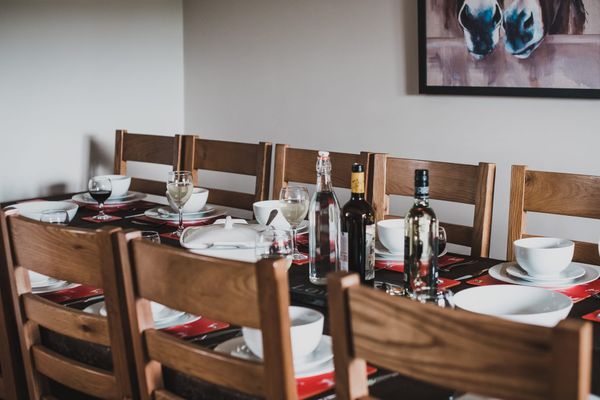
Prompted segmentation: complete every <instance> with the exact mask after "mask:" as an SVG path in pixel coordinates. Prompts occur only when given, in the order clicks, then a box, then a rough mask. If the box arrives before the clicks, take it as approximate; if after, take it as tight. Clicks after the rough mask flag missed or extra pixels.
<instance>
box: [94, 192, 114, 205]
mask: <svg viewBox="0 0 600 400" xmlns="http://www.w3.org/2000/svg"><path fill="white" fill-rule="evenodd" d="M89 193H90V196H92V198H93V199H94V200H96V201H97V202H98V203H104V202H105V201H106V200H107V199H108V198H109V197H110V195H111V194H112V190H90V191H89Z"/></svg>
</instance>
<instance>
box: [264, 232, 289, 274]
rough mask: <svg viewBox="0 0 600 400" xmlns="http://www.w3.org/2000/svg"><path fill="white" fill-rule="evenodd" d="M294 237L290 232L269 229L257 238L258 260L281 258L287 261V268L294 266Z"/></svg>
mask: <svg viewBox="0 0 600 400" xmlns="http://www.w3.org/2000/svg"><path fill="white" fill-rule="evenodd" d="M293 253H294V248H293V247H292V237H291V235H290V232H289V231H284V230H280V229H267V230H265V231H263V232H261V233H260V234H259V235H258V236H257V238H256V258H258V259H263V258H280V257H283V258H285V259H286V261H287V267H288V268H289V267H290V266H291V265H292V256H293Z"/></svg>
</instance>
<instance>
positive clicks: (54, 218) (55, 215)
mask: <svg viewBox="0 0 600 400" xmlns="http://www.w3.org/2000/svg"><path fill="white" fill-rule="evenodd" d="M40 222H45V223H47V224H57V225H68V224H69V213H67V211H66V210H44V211H42V213H41V214H40Z"/></svg>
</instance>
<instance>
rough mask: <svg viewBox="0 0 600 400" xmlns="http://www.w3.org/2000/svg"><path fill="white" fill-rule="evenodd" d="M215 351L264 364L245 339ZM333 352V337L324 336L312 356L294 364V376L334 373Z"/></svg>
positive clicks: (224, 343)
mask: <svg viewBox="0 0 600 400" xmlns="http://www.w3.org/2000/svg"><path fill="white" fill-rule="evenodd" d="M215 351H218V352H220V353H225V354H230V355H232V356H234V357H238V358H242V359H244V360H249V361H258V362H262V359H261V358H259V357H257V356H256V355H255V354H254V353H252V352H251V351H250V349H249V348H248V346H246V342H245V341H244V338H243V337H236V338H233V339H230V340H227V341H226V342H223V343H221V344H219V345H218V346H217V347H216V348H215ZM333 369H334V367H333V351H332V349H331V336H327V335H323V337H322V338H321V342H320V343H319V345H318V346H317V348H316V349H315V351H313V352H312V353H311V354H308V355H306V356H304V357H302V358H301V359H300V360H298V362H295V363H294V375H295V377H296V378H307V377H309V376H316V375H321V374H326V373H328V372H331V371H333Z"/></svg>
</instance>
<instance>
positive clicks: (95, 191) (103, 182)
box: [88, 177, 112, 221]
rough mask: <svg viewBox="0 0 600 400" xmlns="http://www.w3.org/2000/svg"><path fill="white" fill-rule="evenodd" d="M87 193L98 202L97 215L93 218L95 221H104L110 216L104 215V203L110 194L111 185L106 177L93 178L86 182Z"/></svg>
mask: <svg viewBox="0 0 600 400" xmlns="http://www.w3.org/2000/svg"><path fill="white" fill-rule="evenodd" d="M88 192H89V193H90V196H92V198H93V199H94V200H96V201H97V202H98V210H99V211H98V215H96V216H94V217H93V218H94V219H95V220H97V221H106V220H107V219H110V215H106V214H104V202H105V201H106V200H107V199H108V198H109V197H110V195H111V194H112V183H111V181H110V179H109V178H106V177H94V178H91V179H90V181H89V182H88Z"/></svg>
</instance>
